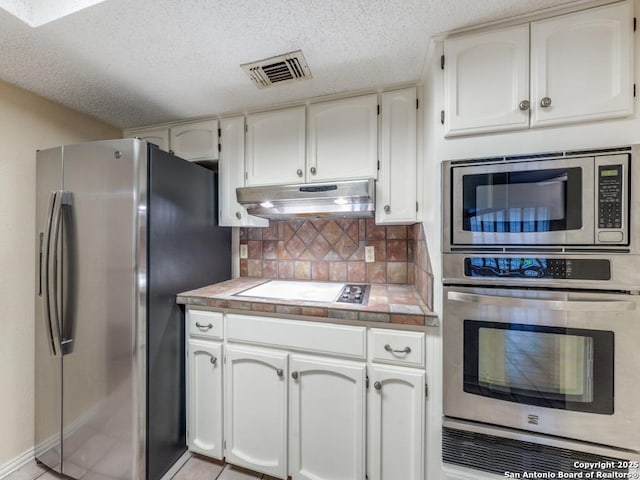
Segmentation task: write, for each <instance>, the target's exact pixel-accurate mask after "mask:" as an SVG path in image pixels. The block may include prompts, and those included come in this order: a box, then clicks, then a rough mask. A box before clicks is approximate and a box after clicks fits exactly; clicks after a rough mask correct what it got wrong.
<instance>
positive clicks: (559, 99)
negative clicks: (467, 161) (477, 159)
mask: <svg viewBox="0 0 640 480" xmlns="http://www.w3.org/2000/svg"><path fill="white" fill-rule="evenodd" d="M529 38H530V43H529ZM444 60H445V66H444V70H445V73H444V90H445V100H444V124H445V136H447V137H452V136H456V135H467V134H473V133H485V132H498V131H506V130H514V129H521V128H528V127H542V126H547V125H556V124H568V123H576V122H584V121H590V120H601V119H606V118H617V117H622V116H625V115H630V114H631V113H633V4H632V2H631V0H626V1H624V2H618V3H614V4H611V5H606V6H603V7H597V8H591V9H587V10H583V11H580V12H575V13H569V14H566V15H561V16H558V17H553V18H549V19H546V20H540V21H536V22H533V23H531V24H524V25H517V26H514V27H508V28H503V29H499V30H490V31H484V32H480V33H471V34H464V35H460V36H456V37H451V38H448V39H446V40H445V42H444Z"/></svg>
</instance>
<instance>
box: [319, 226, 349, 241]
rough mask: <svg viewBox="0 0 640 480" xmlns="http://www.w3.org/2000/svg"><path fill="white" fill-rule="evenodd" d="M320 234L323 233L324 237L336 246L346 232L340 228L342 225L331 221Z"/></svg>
mask: <svg viewBox="0 0 640 480" xmlns="http://www.w3.org/2000/svg"><path fill="white" fill-rule="evenodd" d="M320 233H322V236H323V237H324V238H326V239H327V241H328V242H329V243H330V244H331V245H335V244H336V243H337V242H338V240H339V239H340V237H342V235H344V230H342V228H340V225H338V224H337V223H336V221H335V220H331V221H330V222H329V223H327V224H326V225H325V226H324V228H323V229H322V230H321V232H320Z"/></svg>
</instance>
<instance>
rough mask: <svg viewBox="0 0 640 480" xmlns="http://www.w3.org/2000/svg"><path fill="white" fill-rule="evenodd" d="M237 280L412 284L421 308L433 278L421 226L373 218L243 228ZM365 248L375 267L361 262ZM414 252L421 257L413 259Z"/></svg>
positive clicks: (363, 258) (295, 221) (280, 222)
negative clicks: (245, 252)
mask: <svg viewBox="0 0 640 480" xmlns="http://www.w3.org/2000/svg"><path fill="white" fill-rule="evenodd" d="M240 244H246V245H247V247H248V257H249V258H247V259H241V260H240V276H243V277H263V278H272V279H273V278H277V279H288V280H292V279H295V280H317V281H336V282H368V283H392V284H414V283H415V285H416V289H417V290H418V292H419V294H420V296H421V297H423V300H424V301H425V303H427V304H428V305H430V303H429V302H427V299H430V295H423V293H425V294H426V293H428V292H429V290H430V289H431V276H430V271H431V270H430V267H429V258H428V252H427V249H426V242H425V241H424V232H423V230H422V224H416V225H394V226H386V227H385V226H378V225H376V224H375V223H374V221H373V220H371V219H366V220H365V219H314V220H304V219H300V220H287V221H272V222H270V223H269V227H268V228H241V229H240ZM365 246H372V247H374V251H375V262H372V263H365ZM416 253H418V254H419V255H420V256H421V258H415V254H416Z"/></svg>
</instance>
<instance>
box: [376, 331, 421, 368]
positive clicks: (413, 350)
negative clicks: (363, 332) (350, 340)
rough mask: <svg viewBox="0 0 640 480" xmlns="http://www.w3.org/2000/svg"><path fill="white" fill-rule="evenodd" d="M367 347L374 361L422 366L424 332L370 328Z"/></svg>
mask: <svg viewBox="0 0 640 480" xmlns="http://www.w3.org/2000/svg"><path fill="white" fill-rule="evenodd" d="M369 348H370V352H371V360H372V361H374V362H383V363H394V364H398V365H407V366H411V367H424V356H425V354H424V333H421V332H401V331H397V330H382V329H377V328H372V329H371V330H370V331H369Z"/></svg>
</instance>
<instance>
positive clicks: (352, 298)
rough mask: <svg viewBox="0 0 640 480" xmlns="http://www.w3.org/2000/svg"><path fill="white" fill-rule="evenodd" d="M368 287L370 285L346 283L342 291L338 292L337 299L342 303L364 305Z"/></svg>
mask: <svg viewBox="0 0 640 480" xmlns="http://www.w3.org/2000/svg"><path fill="white" fill-rule="evenodd" d="M369 287H370V285H365V284H361V285H356V284H347V285H345V286H344V288H343V289H342V293H340V296H339V297H338V300H337V301H338V302H342V303H357V304H360V305H366V304H367V301H368V300H369Z"/></svg>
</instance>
